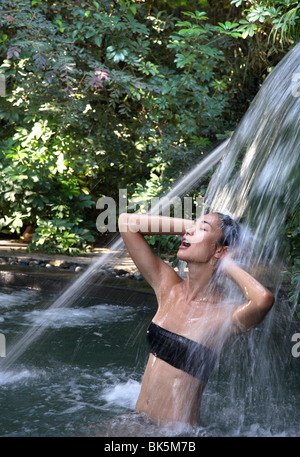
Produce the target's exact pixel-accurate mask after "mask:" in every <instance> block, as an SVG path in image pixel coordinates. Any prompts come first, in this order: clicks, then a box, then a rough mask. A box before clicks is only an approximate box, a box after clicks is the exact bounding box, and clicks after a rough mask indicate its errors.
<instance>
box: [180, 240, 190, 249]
mask: <svg viewBox="0 0 300 457" xmlns="http://www.w3.org/2000/svg"><path fill="white" fill-rule="evenodd" d="M190 245H191V243H189V242H188V241H187V240H185V239H183V240H182V241H181V245H180V246H179V249H186V248H188V247H190Z"/></svg>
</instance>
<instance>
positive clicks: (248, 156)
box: [1, 45, 300, 429]
mask: <svg viewBox="0 0 300 457" xmlns="http://www.w3.org/2000/svg"><path fill="white" fill-rule="evenodd" d="M295 74H298V75H300V45H298V46H295V47H294V48H293V50H292V51H291V52H290V53H289V54H288V55H287V56H285V58H284V59H282V61H281V62H280V63H279V64H278V65H277V67H276V68H275V69H274V70H273V71H272V72H271V74H270V75H269V76H268V77H267V79H266V81H265V82H264V84H263V85H262V88H261V89H260V91H259V93H258V94H257V96H256V98H255V99H254V101H253V102H252V104H251V106H250V108H249V110H248V111H247V113H246V115H245V116H244V118H243V119H242V121H241V123H240V125H239V126H238V128H237V129H236V131H235V133H234V135H233V137H232V138H231V139H230V140H227V141H226V142H224V143H222V144H221V145H220V146H219V147H218V148H216V149H215V150H214V151H213V152H212V153H211V154H210V155H209V156H208V157H207V158H205V159H204V160H202V161H201V162H199V164H198V165H197V166H196V167H194V169H193V170H192V171H191V172H189V173H188V174H187V175H186V176H184V178H182V179H181V180H180V181H179V182H178V183H176V184H175V185H174V187H173V188H172V189H171V191H170V192H168V193H167V194H166V195H165V204H166V205H168V204H169V201H170V199H171V198H173V197H174V196H182V195H185V194H186V193H187V192H188V191H189V190H190V189H191V188H192V186H194V185H195V184H196V183H197V182H198V181H199V180H200V178H201V176H203V175H204V174H205V173H206V172H207V171H208V170H210V169H211V168H212V167H213V166H214V165H216V164H217V163H218V162H219V161H220V160H221V159H222V161H221V163H220V165H219V167H218V169H217V171H216V172H215V174H214V176H213V179H212V180H211V183H210V185H209V188H208V191H207V194H206V202H207V205H209V207H210V208H211V210H212V211H220V212H225V211H226V212H230V213H231V214H232V215H233V216H234V217H237V218H241V219H242V220H243V224H244V226H245V230H244V243H245V251H246V253H247V255H246V256H244V257H243V258H242V261H243V262H244V264H246V265H252V266H258V265H259V264H261V263H262V262H266V261H267V262H268V265H269V267H271V272H272V284H273V286H274V287H273V289H276V288H277V289H276V290H278V287H279V286H278V279H279V272H280V265H279V264H278V258H280V257H281V258H282V250H281V248H282V243H281V239H280V234H281V230H282V227H283V225H284V223H285V220H286V217H287V216H288V214H289V212H290V211H292V210H293V208H295V206H296V204H297V202H298V201H299V171H298V163H299V159H298V157H299V153H298V148H299V144H300V118H299V113H300V96H298V94H297V91H296V90H295V85H296V83H297V82H296V81H295V78H293V75H295ZM242 156H243V161H242V163H241V166H240V167H238V166H237V164H238V162H239V160H240V159H241V157H242ZM159 205H160V209H161V210H163V208H164V203H163V201H162V199H160V203H159ZM158 209H159V208H158V207H154V208H152V209H151V212H152V213H157V211H158ZM248 226H250V227H251V236H250V232H249V230H248V229H247V227H248ZM122 247H123V241H122V239H121V238H118V239H117V240H116V241H115V242H114V244H113V245H112V246H111V251H114V252H115V253H117V251H118V250H119V249H121V248H122ZM115 255H116V254H114V253H107V254H105V255H103V256H102V257H101V258H100V259H99V260H97V261H95V262H94V263H93V264H92V265H91V266H90V267H89V268H88V269H87V270H86V271H85V272H84V273H83V274H81V276H80V277H79V278H78V279H77V280H76V281H75V282H74V283H73V284H72V285H71V286H70V287H69V288H67V289H66V290H65V291H64V292H63V293H62V294H61V295H60V296H59V297H58V298H57V300H55V301H54V303H53V304H52V305H51V306H50V307H49V309H48V310H47V312H48V315H49V310H50V311H51V313H52V316H53V313H55V311H56V310H57V312H59V309H61V308H66V307H70V306H72V305H74V304H75V303H76V301H78V300H80V299H81V297H82V296H83V295H84V293H85V291H86V290H87V289H88V288H90V287H92V285H93V284H94V283H96V282H97V283H98V284H99V282H101V278H99V274H98V271H99V269H100V268H101V266H102V265H105V263H106V262H107V260H108V258H111V257H114V256H115ZM240 260H241V259H240ZM269 269H270V268H269ZM267 286H268V284H267ZM273 315H274V313H273ZM275 321H276V319H275ZM48 325H49V322H48V319H47V314H46V313H45V317H44V319H43V318H42V317H41V316H40V319H39V322H38V324H37V325H35V326H32V327H31V328H29V330H28V331H27V332H26V333H25V334H24V335H23V337H21V338H20V339H19V340H18V341H17V342H16V343H14V344H13V345H12V346H11V347H10V348H8V350H7V357H6V359H5V360H2V361H1V370H3V371H4V372H5V371H7V370H9V369H10V367H11V366H12V365H13V364H14V363H15V362H16V360H17V359H18V358H19V357H20V356H21V355H22V354H23V353H24V352H25V351H26V349H27V348H28V347H29V346H30V345H31V344H32V342H33V341H35V340H36V339H37V338H39V337H40V336H41V335H42V333H43V332H44V331H45V330H46V329H47V327H48ZM273 327H274V319H273V318H270V319H267V325H266V326H265V328H266V331H264V332H260V331H259V332H258V333H254V339H253V338H248V337H247V336H246V337H245V338H244V339H243V338H242V343H241V344H240V345H239V355H238V356H237V355H236V352H234V351H232V352H230V351H229V353H228V354H227V360H229V362H228V365H229V366H230V373H229V374H228V383H229V386H230V389H231V390H232V402H233V403H234V401H235V400H234V399H235V398H236V397H235V394H234V391H235V392H236V391H240V390H243V389H244V392H243V395H242V397H243V398H245V402H244V404H242V405H236V404H235V405H234V407H235V408H240V416H239V417H240V418H241V422H243V421H244V419H243V417H244V410H245V408H246V406H247V405H249V404H250V405H252V404H253V403H255V402H257V403H258V404H259V399H260V396H262V395H266V392H267V395H269V398H270V410H269V411H268V414H269V418H270V420H271V419H272V417H274V414H275V415H276V410H275V409H274V408H273V409H272V405H273V404H274V402H276V394H277V391H279V390H280V386H281V382H282V376H283V374H280V375H278V372H280V364H281V363H282V359H283V358H284V357H285V355H284V354H283V355H282V353H281V355H279V356H278V352H279V351H278V347H276V344H275V343H274V341H273V340H271V339H270V338H269V335H270V329H271V328H273ZM273 355H277V358H276V357H273ZM240 363H242V364H243V365H245V366H247V364H249V369H248V371H249V379H248V382H241V380H240V378H239V376H238V373H239V368H238V366H237V364H240ZM244 368H245V367H244ZM223 369H224V368H223ZM246 371H247V369H246ZM270 379H272V381H273V382H272V387H271V386H270V384H269V380H270ZM258 384H259V386H260V388H257V386H258ZM211 406H212V407H214V406H213V405H212V404H211V403H208V404H207V406H205V403H204V414H205V408H207V409H210V407H211ZM239 427H241V423H240V424H237V429H238V428H239Z"/></svg>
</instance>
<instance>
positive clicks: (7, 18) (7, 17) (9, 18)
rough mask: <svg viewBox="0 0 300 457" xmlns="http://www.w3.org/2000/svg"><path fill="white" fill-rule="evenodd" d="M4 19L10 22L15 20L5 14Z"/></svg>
mask: <svg viewBox="0 0 300 457" xmlns="http://www.w3.org/2000/svg"><path fill="white" fill-rule="evenodd" d="M6 20H7V21H10V22H12V21H14V20H15V18H14V17H12V16H6Z"/></svg>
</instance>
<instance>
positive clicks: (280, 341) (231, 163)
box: [206, 45, 300, 429]
mask: <svg viewBox="0 0 300 457" xmlns="http://www.w3.org/2000/svg"><path fill="white" fill-rule="evenodd" d="M299 80H300V45H297V46H295V47H294V48H293V49H292V51H290V52H289V53H288V54H287V55H286V56H285V58H284V59H282V61H281V62H280V63H279V64H278V65H277V67H276V68H275V69H274V70H273V71H272V72H271V74H270V75H269V76H268V78H267V79H266V81H265V82H264V83H263V85H262V87H261V89H260V91H259V93H258V94H257V96H256V97H255V99H254V100H253V102H252V104H251V106H250V108H249V109H248V111H247V113H246V115H245V116H244V118H243V119H242V121H241V123H240V125H239V126H238V128H237V129H236V131H235V133H234V134H233V136H232V138H231V141H230V143H229V144H228V147H227V150H226V153H225V155H224V157H223V158H222V161H221V163H220V164H219V166H218V168H217V170H216V172H215V173H214V176H213V178H212V180H211V182H210V185H209V187H208V190H207V194H206V203H207V205H208V206H209V208H210V211H220V212H224V210H225V211H228V212H229V213H230V214H232V215H233V217H235V218H238V219H240V220H241V221H242V223H243V225H244V227H246V230H245V231H244V237H243V243H242V244H243V245H244V249H242V250H241V251H240V252H239V254H238V257H237V260H238V261H240V262H241V263H242V264H243V266H244V267H245V268H246V269H250V270H252V272H253V273H254V275H255V276H256V277H259V278H260V279H261V282H262V283H263V284H265V285H267V286H268V287H270V288H271V289H272V291H273V292H274V294H275V297H276V304H275V307H274V309H273V310H272V311H271V313H270V315H269V316H268V317H267V319H266V320H265V322H263V324H262V325H261V327H260V328H259V329H255V330H254V331H251V332H250V333H249V335H245V336H243V337H242V338H241V339H240V340H239V343H238V342H235V344H234V347H233V348H232V350H230V351H229V352H228V353H227V358H226V361H227V364H228V367H230V370H231V372H230V373H228V380H229V385H230V389H231V399H232V407H233V408H234V409H235V411H236V412H237V411H239V418H240V423H239V424H238V425H237V428H238V429H243V427H244V426H245V423H244V420H245V414H244V411H245V409H246V408H247V410H248V411H249V407H250V410H251V409H253V410H254V409H256V410H257V408H259V407H260V405H264V408H265V411H264V414H265V417H266V423H268V424H272V423H276V422H277V421H278V417H277V412H276V411H277V410H276V405H277V403H278V399H279V396H280V397H281V398H282V395H283V391H284V390H285V389H286V378H285V374H286V366H287V364H288V363H289V362H290V360H291V358H292V357H291V334H292V331H291V330H290V328H291V320H292V316H293V311H294V309H293V307H291V305H290V304H288V303H287V300H285V301H284V300H283V299H282V298H281V299H280V298H278V297H279V292H280V285H281V281H282V274H281V270H282V262H284V259H285V257H286V247H285V244H284V242H283V237H282V235H283V227H284V225H285V222H286V218H287V216H288V215H289V214H290V213H291V212H292V211H293V210H294V209H295V207H296V205H297V203H298V202H299V198H300V192H299V188H300V173H299V152H300V93H299V92H298V87H297V86H299ZM239 161H240V162H241V163H240V165H238V163H239ZM249 227H251V231H250V232H249V230H248V228H249ZM229 292H232V291H229ZM295 306H296V303H295V304H294V307H295ZM275 335H276V338H275ZM242 373H243V374H242ZM295 376H296V375H295ZM290 382H291V379H290ZM237 397H238V398H239V399H243V400H242V401H241V400H240V404H238V402H237ZM266 399H268V400H266ZM295 403H296V402H295ZM266 405H268V407H266ZM294 408H295V409H296V410H297V407H296V404H295V407H294ZM292 414H295V410H294V411H292ZM228 419H229V418H228ZM229 420H230V419H229ZM280 420H282V421H284V420H285V419H284V418H283V417H282V418H281V419H280Z"/></svg>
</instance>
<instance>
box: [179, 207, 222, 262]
mask: <svg viewBox="0 0 300 457" xmlns="http://www.w3.org/2000/svg"><path fill="white" fill-rule="evenodd" d="M221 237H222V230H221V221H220V219H219V217H218V215H217V214H206V215H205V216H202V217H200V218H199V219H197V221H196V222H195V223H194V224H193V226H192V227H190V228H189V229H187V230H186V232H185V235H184V236H183V238H182V242H181V245H180V247H179V250H178V253H177V256H178V258H179V259H180V260H184V261H186V262H198V263H206V262H208V261H209V260H210V259H211V258H212V257H214V256H215V254H216V251H217V249H218V248H219V249H220V245H219V244H218V240H219V239H220V238H221Z"/></svg>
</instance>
